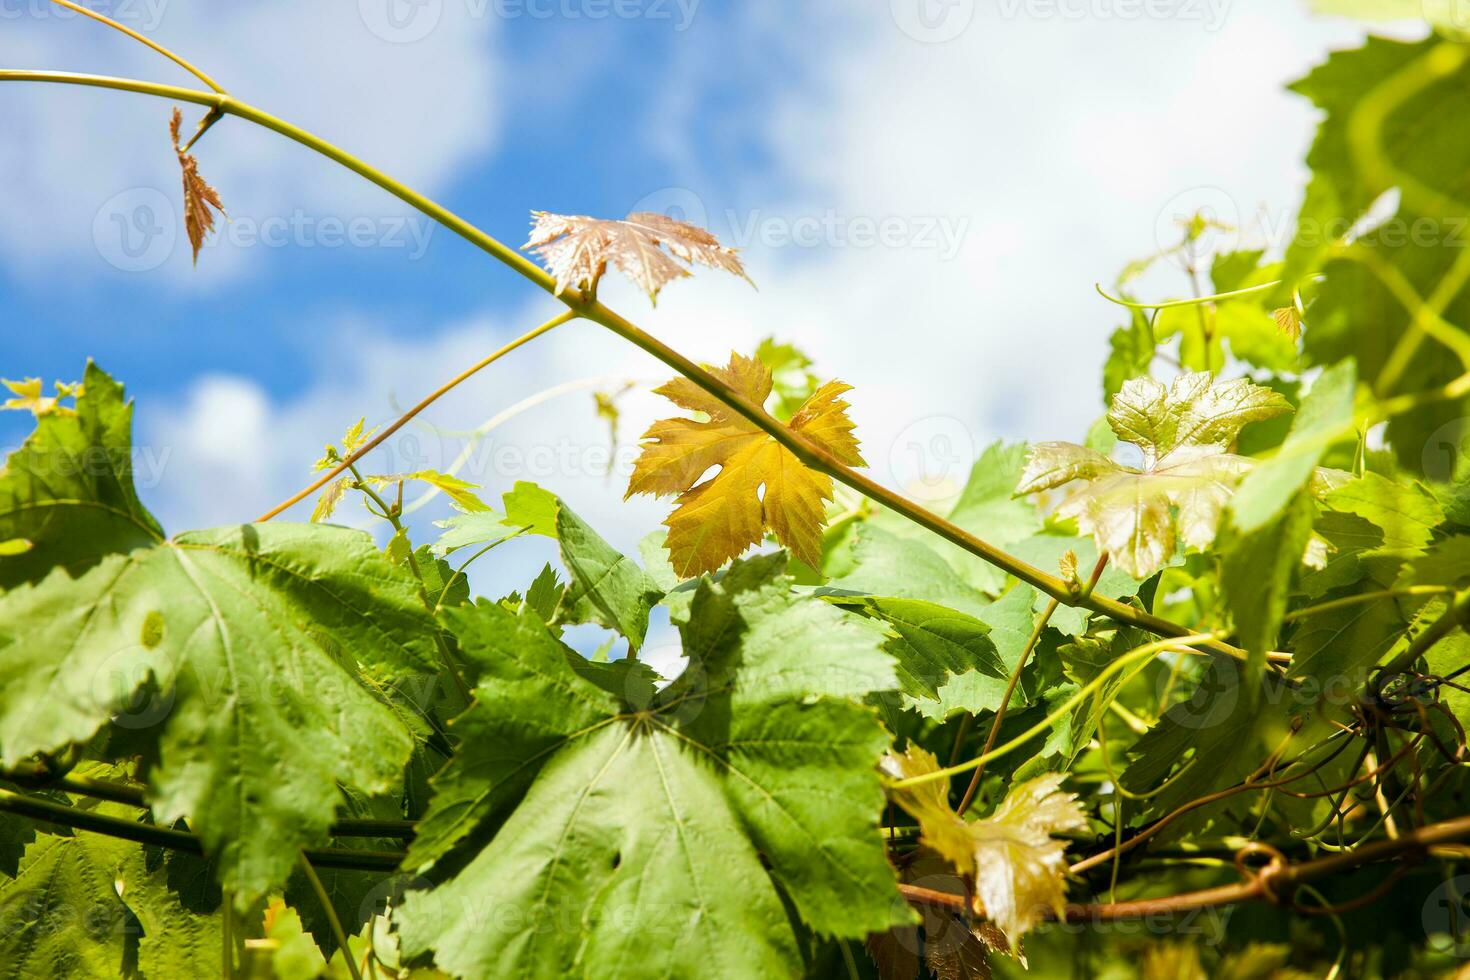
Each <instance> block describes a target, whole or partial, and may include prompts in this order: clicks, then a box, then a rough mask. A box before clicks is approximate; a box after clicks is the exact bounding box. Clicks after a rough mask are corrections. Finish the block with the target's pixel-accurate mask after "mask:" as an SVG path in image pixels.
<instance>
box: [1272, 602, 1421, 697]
mask: <svg viewBox="0 0 1470 980" xmlns="http://www.w3.org/2000/svg"><path fill="white" fill-rule="evenodd" d="M1404 625H1405V624H1404V617H1403V614H1402V613H1401V612H1400V610H1399V607H1398V603H1397V602H1395V601H1394V598H1393V597H1392V596H1382V597H1380V598H1377V599H1373V600H1372V601H1369V602H1363V603H1359V604H1357V605H1353V606H1348V607H1347V608H1344V609H1333V610H1328V611H1326V612H1321V613H1315V614H1313V615H1310V616H1306V617H1303V618H1302V619H1301V620H1299V621H1298V622H1297V625H1296V629H1295V630H1294V631H1293V632H1292V634H1291V648H1292V658H1291V667H1290V669H1289V670H1288V671H1287V676H1288V677H1292V678H1297V677H1303V678H1311V679H1313V680H1315V681H1316V682H1318V683H1319V684H1321V685H1323V686H1324V687H1326V688H1327V689H1328V690H1331V691H1352V690H1356V689H1357V688H1359V687H1361V686H1362V683H1363V681H1364V680H1365V679H1366V678H1367V675H1368V669H1369V668H1371V667H1372V666H1373V665H1374V664H1376V663H1378V661H1379V660H1381V659H1382V658H1383V655H1384V654H1386V653H1387V652H1388V651H1389V650H1390V649H1391V648H1392V647H1393V645H1394V643H1395V642H1396V641H1397V640H1398V638H1399V637H1400V636H1401V635H1402V634H1403V630H1404Z"/></svg>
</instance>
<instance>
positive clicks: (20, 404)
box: [0, 378, 81, 418]
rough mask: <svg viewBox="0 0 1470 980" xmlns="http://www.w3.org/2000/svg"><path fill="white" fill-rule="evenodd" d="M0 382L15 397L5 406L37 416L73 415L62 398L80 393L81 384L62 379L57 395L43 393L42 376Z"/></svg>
mask: <svg viewBox="0 0 1470 980" xmlns="http://www.w3.org/2000/svg"><path fill="white" fill-rule="evenodd" d="M0 384H3V385H5V387H7V388H9V389H10V393H11V394H13V395H15V397H14V398H11V399H9V400H7V401H6V402H5V404H4V406H3V407H4V408H6V409H8V410H11V411H16V412H30V413H31V414H32V415H34V416H36V418H40V417H41V416H43V415H73V414H75V413H74V412H73V411H72V410H71V409H69V408H67V407H66V406H65V405H63V404H61V399H63V398H67V397H70V396H72V395H75V394H80V388H81V385H66V384H62V383H61V382H60V381H58V382H56V394H55V395H49V396H48V395H43V394H41V392H42V391H43V390H44V388H43V386H42V384H41V379H40V378H26V379H25V380H24V381H4V380H0Z"/></svg>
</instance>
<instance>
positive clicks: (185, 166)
mask: <svg viewBox="0 0 1470 980" xmlns="http://www.w3.org/2000/svg"><path fill="white" fill-rule="evenodd" d="M183 121H184V114H183V113H182V112H180V111H179V110H178V109H177V108H175V109H174V114H173V118H172V119H170V120H169V124H168V132H169V135H170V136H171V137H173V141H174V152H175V153H176V154H178V157H179V169H180V170H182V171H183V175H184V232H185V234H187V235H188V236H189V246H190V247H191V248H192V249H193V250H194V263H195V264H196V265H197V264H198V263H199V250H200V249H201V248H203V247H204V239H205V238H207V237H209V233H210V232H212V231H213V230H214V211H218V212H219V213H220V214H224V213H225V206H224V203H223V202H221V201H220V198H219V192H218V191H216V190H215V189H214V188H213V187H211V186H209V184H207V183H206V182H205V180H204V178H203V177H201V176H199V161H198V160H197V159H195V157H194V154H192V153H185V152H184V148H183V144H182V143H181V142H180V140H179V127H180V126H181V125H182V124H183ZM211 208H213V209H214V210H213V211H211V210H210V209H211Z"/></svg>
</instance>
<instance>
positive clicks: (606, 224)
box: [522, 211, 750, 303]
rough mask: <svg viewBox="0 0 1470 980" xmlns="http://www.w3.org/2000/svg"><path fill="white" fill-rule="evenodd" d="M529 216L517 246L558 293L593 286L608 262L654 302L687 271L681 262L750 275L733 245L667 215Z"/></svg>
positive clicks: (542, 213)
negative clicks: (531, 255)
mask: <svg viewBox="0 0 1470 980" xmlns="http://www.w3.org/2000/svg"><path fill="white" fill-rule="evenodd" d="M531 216H532V218H533V219H534V221H533V222H532V225H531V237H530V239H529V240H528V241H527V242H526V244H525V245H523V246H522V248H528V249H531V250H532V251H533V252H535V253H536V255H538V256H540V257H541V260H542V261H543V262H544V263H545V264H546V268H547V271H549V272H550V273H551V274H552V276H554V277H555V278H556V291H557V292H558V293H563V292H566V291H567V290H568V289H573V288H576V289H583V290H586V291H588V292H596V290H597V283H598V281H599V280H601V279H602V276H603V273H605V272H606V271H607V266H608V263H609V262H611V263H612V264H613V265H614V266H615V267H616V268H617V269H618V270H619V271H620V272H622V273H623V274H624V275H625V276H627V277H628V278H629V279H632V280H633V281H634V282H635V283H637V284H638V285H639V286H641V287H642V288H643V290H644V291H645V292H646V293H648V298H649V300H650V301H651V302H654V303H657V301H658V294H659V290H661V289H663V287H664V286H666V285H667V284H668V283H669V282H671V281H673V280H674V279H679V278H682V277H684V276H687V275H689V271H688V269H686V268H685V267H684V265H680V262H683V263H685V264H686V265H687V264H696V263H697V264H699V265H704V266H708V267H710V268H712V269H724V270H725V271H726V272H730V273H733V274H735V275H737V276H740V277H741V278H742V279H744V280H745V281H746V282H749V281H750V277H749V276H747V275H746V274H745V268H744V266H742V265H741V264H740V259H739V258H738V257H736V254H735V250H734V249H733V248H726V247H725V246H723V245H721V244H720V243H719V240H718V239H716V238H715V236H714V235H711V234H710V233H709V232H707V231H705V230H704V229H703V228H700V227H698V226H696V225H691V224H689V223H688V222H684V221H676V220H675V219H673V218H670V217H668V216H667V215H662V214H657V213H654V212H648V211H640V212H637V213H634V214H630V215H628V217H627V218H625V219H623V220H621V221H616V220H610V219H604V218H589V217H588V216H586V215H582V214H571V215H568V214H551V213H549V212H547V211H532V212H531ZM665 249H667V251H665ZM676 260H678V261H676Z"/></svg>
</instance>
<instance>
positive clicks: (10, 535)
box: [0, 362, 163, 591]
mask: <svg viewBox="0 0 1470 980" xmlns="http://www.w3.org/2000/svg"><path fill="white" fill-rule="evenodd" d="M84 385H85V389H84V393H83V394H82V395H81V396H80V397H79V398H78V399H77V407H76V412H75V414H58V413H54V412H53V413H50V414H47V415H43V416H41V417H40V418H38V419H37V420H36V429H35V432H34V433H32V434H31V436H30V438H28V439H27V440H26V441H25V444H24V445H23V446H21V448H20V449H19V450H17V451H16V452H14V453H12V454H11V455H10V457H9V458H8V459H7V460H6V463H5V468H4V469H3V470H0V541H8V540H12V539H23V540H26V541H29V542H30V543H31V547H30V548H28V549H27V550H25V551H24V552H22V553H20V554H18V555H12V556H10V557H7V558H6V559H5V560H4V561H0V591H3V590H5V589H10V588H13V587H15V586H16V585H19V584H21V583H24V582H33V581H35V580H37V579H39V578H41V577H43V576H44V575H45V574H46V573H47V572H48V571H50V570H51V569H52V568H54V567H56V566H58V565H65V566H67V567H68V568H69V569H71V570H72V572H73V574H80V573H81V572H82V571H85V569H86V567H87V566H88V565H89V564H91V563H95V562H96V561H97V560H98V559H99V558H100V557H101V556H103V555H109V554H124V553H126V552H128V551H131V550H133V549H134V548H146V547H149V546H151V545H153V544H155V543H157V542H158V541H160V540H161V539H162V538H163V529H162V528H160V527H159V526H158V522H157V521H156V520H154V518H153V515H152V514H150V513H148V511H147V510H146V509H144V507H143V504H142V503H141V502H140V501H139V500H138V495H137V492H136V491H135V490H134V489H133V478H132V465H133V445H132V438H131V430H132V418H133V406H132V403H131V402H128V401H126V400H125V399H124V397H123V389H122V386H121V385H119V384H118V383H117V382H115V381H113V380H112V378H111V377H109V376H108V374H107V372H105V371H103V370H102V369H101V368H99V367H98V366H97V365H95V364H92V363H90V362H89V363H88V364H87V372H86V380H85V382H84Z"/></svg>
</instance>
